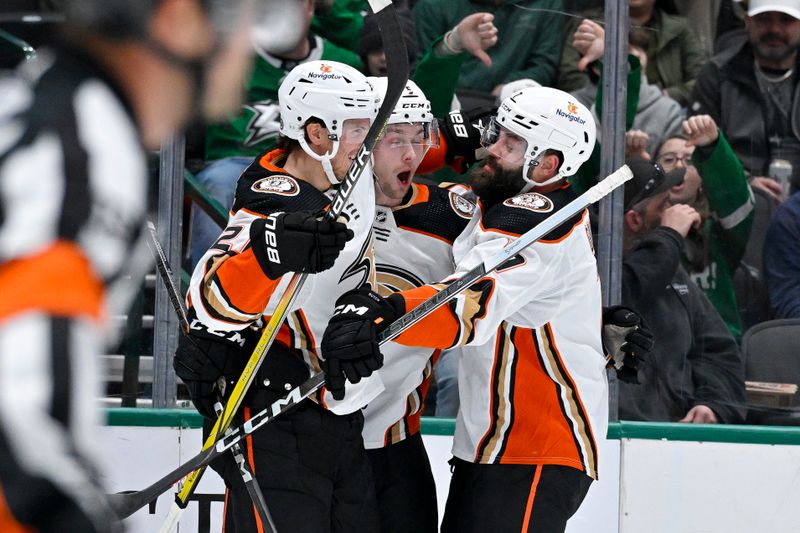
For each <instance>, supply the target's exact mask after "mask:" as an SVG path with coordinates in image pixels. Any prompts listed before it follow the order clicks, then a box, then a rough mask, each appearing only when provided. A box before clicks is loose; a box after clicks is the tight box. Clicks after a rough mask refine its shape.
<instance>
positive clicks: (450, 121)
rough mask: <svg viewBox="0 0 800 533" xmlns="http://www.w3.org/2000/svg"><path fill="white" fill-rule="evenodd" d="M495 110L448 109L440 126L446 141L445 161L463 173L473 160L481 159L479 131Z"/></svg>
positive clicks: (493, 108) (486, 108)
mask: <svg viewBox="0 0 800 533" xmlns="http://www.w3.org/2000/svg"><path fill="white" fill-rule="evenodd" d="M496 112H497V108H495V107H479V108H476V109H471V110H466V111H465V110H463V109H456V110H453V111H450V113H448V114H447V117H446V118H445V119H444V121H443V126H442V127H441V128H440V129H441V130H442V135H443V136H444V141H445V143H447V152H446V153H445V157H444V160H445V163H447V164H448V165H450V166H452V167H453V168H455V169H456V171H458V172H459V173H460V174H464V173H465V172H466V171H467V170H469V167H470V166H471V165H472V164H473V163H474V162H475V161H478V160H480V159H483V158H484V157H485V153H484V152H485V150H484V149H483V147H482V146H481V132H482V131H483V128H484V126H487V125H488V124H489V118H490V117H491V116H492V115H493V114H495V113H496Z"/></svg>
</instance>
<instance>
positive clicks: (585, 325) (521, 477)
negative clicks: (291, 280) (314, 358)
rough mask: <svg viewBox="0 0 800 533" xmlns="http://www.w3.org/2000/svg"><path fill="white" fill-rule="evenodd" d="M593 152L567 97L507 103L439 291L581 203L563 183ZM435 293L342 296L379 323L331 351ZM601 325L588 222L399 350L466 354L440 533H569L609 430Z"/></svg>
mask: <svg viewBox="0 0 800 533" xmlns="http://www.w3.org/2000/svg"><path fill="white" fill-rule="evenodd" d="M594 141H595V124H594V120H593V119H592V116H591V114H590V113H589V111H588V110H587V109H586V108H585V107H584V106H582V105H580V104H579V103H577V102H575V101H574V100H573V99H572V98H571V97H570V96H569V95H568V94H566V93H563V92H561V91H558V90H555V89H550V88H528V89H523V90H521V91H519V92H516V93H514V94H513V95H511V96H510V97H508V98H507V99H506V100H504V101H503V102H502V104H501V106H500V109H499V110H498V114H497V116H496V117H495V118H494V119H493V120H492V122H491V124H490V126H489V127H488V128H487V129H486V131H485V143H486V144H487V146H488V156H487V157H486V159H485V160H484V161H483V164H482V165H481V166H480V167H478V168H476V169H475V170H474V172H473V174H472V186H473V189H474V192H475V193H476V194H477V195H478V198H479V204H478V208H477V209H476V211H475V214H474V215H473V217H472V219H471V220H470V221H469V224H468V226H467V228H466V230H465V231H464V232H463V233H462V234H461V235H460V236H459V237H458V238H457V239H456V240H455V242H454V244H453V256H454V259H455V262H456V271H455V274H454V275H453V276H451V277H448V278H445V279H444V281H443V283H447V282H449V281H451V280H453V279H456V278H457V277H459V275H460V274H462V273H464V272H466V271H468V270H469V269H471V268H472V267H474V266H475V265H476V264H478V262H479V261H481V260H482V259H483V258H484V257H487V256H492V255H495V254H497V253H498V252H499V251H500V250H501V249H502V248H503V247H504V246H505V245H506V243H507V242H508V240H509V239H513V238H515V237H517V236H519V235H521V234H523V233H525V232H526V231H528V230H530V229H531V228H533V227H534V226H536V225H537V224H538V223H539V222H541V221H542V220H544V219H545V218H547V217H548V216H549V214H550V213H552V212H554V211H556V210H558V209H559V208H560V207H561V206H563V205H565V204H566V203H568V202H569V201H571V200H572V199H573V198H574V197H575V196H576V195H575V194H574V193H573V192H572V190H571V188H570V186H569V183H568V182H567V180H566V178H567V177H568V176H570V175H572V174H573V173H574V172H575V171H576V170H577V169H578V168H579V167H580V165H581V164H582V163H583V162H584V161H586V159H587V158H588V157H589V155H590V153H591V151H592V149H593V147H594ZM437 290H438V286H437V285H431V284H428V285H424V286H422V287H419V288H416V289H407V290H403V291H400V292H397V293H395V294H392V295H390V296H389V297H387V298H378V297H376V296H375V295H370V296H371V297H369V298H365V297H364V294H363V291H362V292H354V293H349V294H347V295H344V296H343V297H342V298H340V299H339V301H338V302H337V303H338V304H339V305H343V306H347V304H350V303H353V304H355V305H359V306H365V307H366V306H368V307H369V312H365V313H363V314H361V315H356V314H355V313H350V314H349V316H347V317H343V316H340V318H339V320H338V321H336V322H331V324H330V325H329V327H328V329H327V330H326V333H325V338H324V339H323V349H324V348H326V347H330V353H332V354H335V353H337V351H336V350H337V348H338V347H339V346H340V345H341V346H344V345H347V344H352V343H353V342H359V340H360V339H363V338H364V337H367V336H369V335H375V334H376V332H378V331H380V328H381V326H382V324H384V323H391V322H392V321H393V320H394V319H395V318H396V317H398V316H400V315H402V314H403V313H405V312H407V311H408V310H410V309H412V308H413V307H415V306H416V305H418V304H419V303H420V302H422V301H424V300H426V299H427V298H428V297H430V296H431V295H433V294H434V293H435V292H436V291H437ZM343 314H345V313H343ZM600 327H601V300H600V283H599V279H598V275H597V267H596V263H595V259H594V254H593V251H592V243H591V229H590V226H589V216H588V212H586V211H584V212H582V213H580V214H579V215H577V216H575V217H574V218H573V219H572V220H569V221H567V223H565V224H564V225H563V226H562V227H561V228H560V229H556V230H554V231H553V232H551V233H550V234H548V235H546V236H545V238H543V239H542V240H540V241H539V242H537V243H535V244H533V245H531V246H529V247H528V248H527V249H525V250H524V251H523V252H522V253H520V254H518V255H517V256H515V257H514V258H512V259H511V260H509V261H508V262H507V263H506V264H505V265H504V266H503V267H502V268H500V269H498V270H497V271H495V272H492V273H490V274H488V275H487V276H486V277H484V278H483V279H482V280H480V281H479V282H478V283H476V284H474V285H473V286H472V287H470V288H469V289H468V290H466V291H465V292H463V293H462V294H461V295H459V296H458V297H457V298H456V299H455V300H454V301H453V302H451V304H450V305H448V306H444V307H442V308H440V309H439V310H437V311H436V312H434V313H432V314H431V315H429V316H428V317H426V318H425V319H423V320H422V321H421V322H420V323H418V324H417V325H415V326H412V327H411V328H410V329H408V330H407V331H406V332H405V333H403V334H402V335H401V336H400V337H398V338H397V339H396V341H397V342H400V343H402V344H406V345H409V346H426V347H430V348H449V347H452V346H459V345H462V346H463V348H462V357H461V362H460V371H459V389H460V395H461V409H460V411H459V415H458V419H457V425H456V433H455V439H454V446H453V455H454V456H455V457H454V459H453V464H454V473H453V477H452V480H451V485H450V493H449V497H448V502H447V508H446V510H445V518H444V523H443V526H442V528H443V531H448V532H450V531H452V532H473V531H474V532H478V531H509V532H510V531H528V532H537V533H538V532H548V533H550V532H558V531H564V529H565V527H566V522H567V519H568V518H569V517H570V516H572V515H573V514H574V512H575V511H576V510H577V509H578V507H579V506H580V503H581V502H582V501H583V498H584V497H585V495H586V492H587V491H588V489H589V485H590V484H591V481H592V480H593V479H595V478H596V477H597V459H598V458H597V452H598V446H597V439H598V438H602V437H603V436H604V435H605V432H606V427H607V383H606V376H605V365H606V361H605V357H604V355H603V348H602V344H601V332H600ZM352 332H357V333H355V334H353V333H352ZM348 337H349V338H348ZM324 353H328V351H327V350H324ZM476 501H480V502H481V503H482V505H480V506H476V505H474V502H476Z"/></svg>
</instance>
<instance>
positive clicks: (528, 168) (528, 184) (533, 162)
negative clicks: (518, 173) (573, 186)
mask: <svg viewBox="0 0 800 533" xmlns="http://www.w3.org/2000/svg"><path fill="white" fill-rule="evenodd" d="M542 157H544V150H542V151H541V152H539V154H538V155H537V156H536V157H534V158H532V159H527V158H526V162H525V167H524V168H523V169H522V178H523V179H524V180H525V186H524V187H523V188H522V190H521V191H520V193H526V192H530V191H531V190H532V189H535V188H537V187H544V186H545V185H550V184H551V183H555V182H557V181H560V180H562V179H564V176H562V175H561V172H556V175H555V176H553V177H552V178H549V179H546V180H544V181H533V180H532V179H531V177H530V176H532V175H533V169H534V168H535V167H537V166H539V163H540V162H541V159H542Z"/></svg>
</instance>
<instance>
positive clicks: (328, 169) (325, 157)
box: [297, 135, 341, 185]
mask: <svg viewBox="0 0 800 533" xmlns="http://www.w3.org/2000/svg"><path fill="white" fill-rule="evenodd" d="M297 142H298V143H300V147H301V148H302V149H303V151H304V152H305V153H307V154H308V155H310V156H311V157H313V158H314V159H316V160H317V161H319V162H320V164H321V165H322V170H323V171H325V177H327V178H328V181H330V182H331V185H339V184H340V183H341V181H340V180H339V178H337V177H336V174H334V173H333V165H331V159H333V158H334V157H335V156H336V153H337V152H338V151H339V140H338V139H337V140H334V141H333V148H332V150H331V151H330V152H326V153H324V154H322V155H320V154H318V153H316V152H315V151H314V150H312V149H311V147H310V146H309V145H308V143H307V142H306V138H305V135H303V136H302V137H300V138H299V139H297Z"/></svg>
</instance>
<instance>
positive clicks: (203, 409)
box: [172, 335, 245, 420]
mask: <svg viewBox="0 0 800 533" xmlns="http://www.w3.org/2000/svg"><path fill="white" fill-rule="evenodd" d="M244 365H245V360H244V355H243V354H242V352H241V348H240V347H238V346H236V345H233V344H230V343H226V342H219V341H211V340H206V339H204V338H201V337H196V336H194V335H191V336H189V335H180V336H179V337H178V348H177V349H176V350H175V358H174V359H173V360H172V367H173V368H174V369H175V374H176V375H177V376H178V377H179V378H181V380H183V383H184V384H185V385H186V388H187V390H188V391H189V397H190V398H191V399H192V402H193V403H194V405H195V407H196V408H197V410H198V411H199V412H200V414H201V415H203V416H204V417H206V418H209V419H211V420H215V419H216V418H217V415H216V412H215V411H214V403H215V402H217V401H218V399H219V398H221V397H224V396H225V393H226V392H230V391H226V388H227V384H228V383H229V382H231V381H234V380H237V379H238V378H239V375H240V374H241V371H242V370H244Z"/></svg>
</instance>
